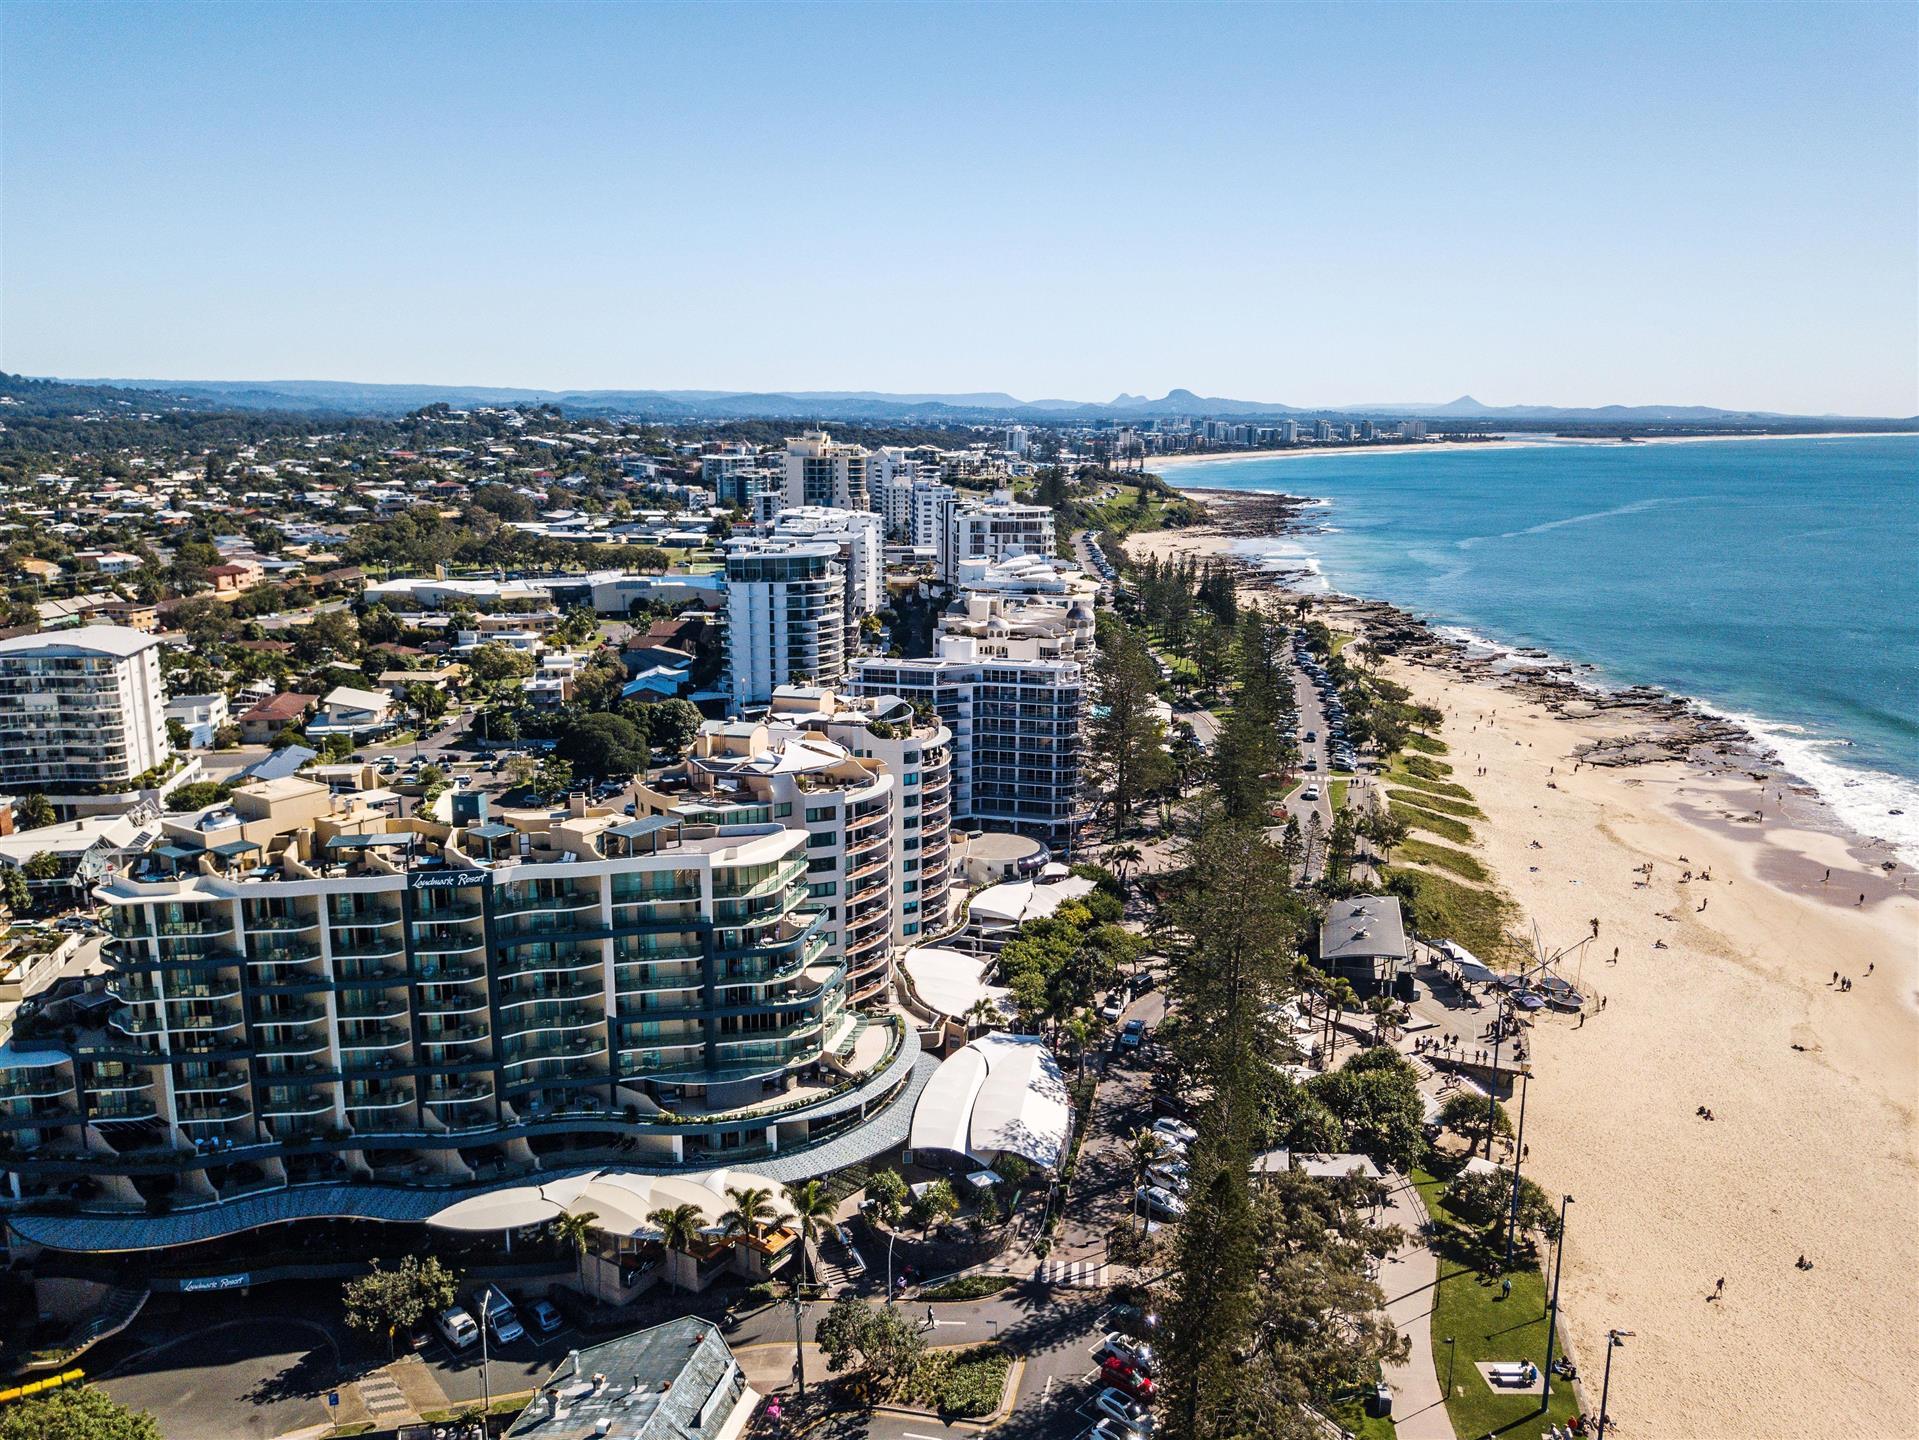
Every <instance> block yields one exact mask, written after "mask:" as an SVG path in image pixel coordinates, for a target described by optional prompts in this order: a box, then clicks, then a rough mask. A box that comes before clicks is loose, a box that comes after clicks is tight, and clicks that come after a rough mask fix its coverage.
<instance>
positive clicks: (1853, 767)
mask: <svg viewBox="0 0 1919 1440" xmlns="http://www.w3.org/2000/svg"><path fill="white" fill-rule="evenodd" d="M1167 474H1168V478H1169V479H1171V480H1172V481H1173V483H1175V484H1177V485H1180V486H1183V487H1191V486H1205V487H1209V488H1217V489H1235V490H1274V491H1283V492H1286V493H1288V494H1293V495H1306V496H1312V497H1315V498H1317V499H1320V500H1322V501H1323V502H1325V503H1324V507H1323V508H1322V509H1318V510H1315V511H1309V512H1307V514H1308V516H1309V517H1311V516H1317V517H1318V518H1319V519H1320V520H1321V522H1322V523H1321V524H1320V525H1319V526H1318V528H1317V529H1316V530H1314V529H1313V528H1312V527H1311V526H1310V525H1309V527H1308V533H1304V534H1300V535H1297V536H1293V537H1289V538H1288V539H1287V540H1285V541H1282V542H1279V543H1277V544H1264V543H1262V544H1261V545H1260V546H1259V547H1258V548H1261V549H1264V550H1267V551H1270V552H1272V554H1273V557H1274V560H1275V562H1276V563H1284V564H1289V565H1293V566H1298V567H1302V568H1305V569H1308V570H1310V571H1311V572H1312V573H1313V574H1314V575H1316V576H1318V577H1320V578H1321V579H1322V581H1323V583H1324V584H1325V585H1326V586H1328V587H1329V588H1332V589H1335V590H1339V591H1343V592H1346V593H1349V594H1354V595H1365V596H1372V597H1376V598H1379V599H1383V600H1390V601H1392V602H1394V603H1395V604H1398V605H1401V606H1404V607H1405V608H1407V609H1409V610H1411V611H1413V612H1415V613H1417V614H1419V615H1421V616H1424V617H1425V618H1427V619H1430V620H1432V621H1433V622H1435V623H1436V624H1439V625H1442V626H1451V627H1457V628H1458V630H1459V631H1461V632H1464V633H1466V634H1467V635H1468V636H1469V637H1479V638H1483V639H1486V640H1488V641H1491V642H1494V643H1497V644H1501V645H1509V646H1528V647H1538V648H1539V649H1543V650H1547V651H1549V652H1551V653H1552V654H1553V655H1555V656H1557V657H1559V658H1561V659H1567V660H1575V661H1584V662H1587V663H1589V664H1591V665H1593V666H1594V667H1596V669H1597V671H1598V672H1599V676H1600V678H1601V679H1602V680H1603V681H1605V682H1609V683H1617V684H1650V685H1659V686H1663V687H1665V688H1667V689H1669V690H1672V691H1674V692H1677V693H1679V694H1685V695H1691V696H1693V697H1695V698H1697V699H1699V700H1701V701H1703V702H1705V703H1706V704H1707V705H1709V706H1710V707H1711V708H1713V709H1715V710H1718V711H1722V712H1724V713H1726V714H1729V715H1732V716H1734V717H1737V718H1739V719H1741V720H1743V721H1745V722H1746V723H1747V724H1748V725H1749V726H1751V727H1752V728H1753V729H1754V730H1755V731H1756V732H1757V733H1758V734H1759V735H1760V737H1761V738H1762V739H1764V740H1765V741H1766V742H1767V743H1768V744H1771V745H1773V746H1774V747H1775V748H1776V749H1778V751H1779V753H1780V757H1781V759H1782V760H1783V761H1784V762H1785V763H1786V764H1787V766H1788V767H1789V768H1791V769H1792V770H1793V771H1794V772H1795V773H1796V774H1798V775H1799V776H1800V778H1802V779H1804V780H1806V781H1808V782H1809V783H1811V784H1813V785H1815V786H1816V787H1818V789H1819V790H1820V791H1821V793H1822V794H1824V795H1825V797H1826V799H1827V800H1828V801H1829V802H1830V803H1831V804H1832V806H1833V808H1834V809H1835V810H1836V811H1838V813H1839V814H1840V816H1841V818H1842V819H1844V820H1845V821H1847V823H1848V824H1850V825H1851V826H1852V827H1853V828H1855V829H1857V830H1858V831H1860V832H1861V833H1863V834H1866V835H1871V836H1878V837H1883V838H1885V839H1887V840H1891V841H1893V842H1894V843H1895V844H1897V845H1898V847H1899V848H1900V850H1901V851H1902V852H1904V853H1905V854H1906V855H1907V856H1908V857H1909V858H1911V857H1913V856H1915V855H1919V436H1873V437H1870V438H1863V439H1851V438H1843V439H1842V438H1831V439H1804V440H1797V439H1795V440H1753V441H1737V440H1724V441H1709V442H1701V443H1696V444H1640V445H1574V444H1563V443H1562V444H1551V443H1547V444H1541V445H1537V446H1528V447H1525V448H1515V449H1497V450H1496V449H1484V450H1473V449H1469V448H1467V447H1457V448H1454V447H1447V448H1445V449H1437V448H1435V449H1428V450H1412V451H1399V452H1391V451H1388V452H1359V453H1350V454H1344V455H1342V454H1338V453H1329V454H1326V455H1314V456H1309V457H1298V458H1294V457H1285V458H1280V459H1268V460H1256V459H1248V460H1231V461H1222V462H1217V463H1214V462H1207V463H1203V464H1194V465H1180V466H1174V467H1171V468H1169V470H1168V472H1167ZM1894 810H1903V811H1904V812H1905V813H1904V814H1903V815H1895V814H1893V813H1891V812H1893V811H1894Z"/></svg>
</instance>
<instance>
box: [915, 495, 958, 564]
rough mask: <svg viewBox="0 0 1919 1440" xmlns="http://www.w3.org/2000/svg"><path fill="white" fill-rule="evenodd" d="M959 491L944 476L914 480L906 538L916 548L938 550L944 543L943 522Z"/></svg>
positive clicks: (956, 502) (948, 514)
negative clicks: (936, 478)
mask: <svg viewBox="0 0 1919 1440" xmlns="http://www.w3.org/2000/svg"><path fill="white" fill-rule="evenodd" d="M959 498H960V492H959V491H957V490H955V489H954V488H953V487H952V486H951V485H948V484H947V483H946V482H945V481H943V480H930V479H919V480H915V481H914V482H913V490H912V494H911V496H910V497H909V502H910V503H909V514H908V519H907V538H908V539H909V540H911V541H912V542H913V545H914V546H915V547H916V548H930V549H932V550H934V551H936V552H937V551H940V550H941V549H942V548H943V547H944V546H945V544H946V523H947V520H948V518H949V517H950V516H951V515H952V513H953V507H954V506H955V505H957V504H958V503H959Z"/></svg>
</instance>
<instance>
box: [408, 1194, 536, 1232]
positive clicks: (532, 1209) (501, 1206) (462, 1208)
mask: <svg viewBox="0 0 1919 1440" xmlns="http://www.w3.org/2000/svg"><path fill="white" fill-rule="evenodd" d="M565 1213H566V1212H565V1211H564V1210H563V1209H561V1207H560V1206H559V1204H558V1203H557V1202H555V1201H552V1200H549V1199H547V1198H546V1197H545V1196H544V1195H542V1194H541V1193H540V1192H539V1190H538V1188H537V1187H535V1186H532V1185H515V1186H514V1187H513V1188H512V1189H511V1190H489V1191H487V1192H486V1193H485V1194H482V1195H474V1196H470V1197H469V1198H467V1199H465V1200H461V1201H459V1202H458V1203H456V1204H453V1205H449V1206H447V1207H446V1209H444V1210H442V1211H440V1212H439V1213H438V1214H437V1215H434V1216H432V1217H431V1218H430V1219H429V1220H428V1221H427V1222H426V1223H427V1226H428V1228H429V1229H433V1230H466V1231H473V1230H517V1229H518V1228H519V1227H520V1226H522V1225H543V1224H545V1223H546V1222H547V1221H548V1220H557V1219H558V1218H559V1217H560V1216H561V1215H563V1214H565Z"/></svg>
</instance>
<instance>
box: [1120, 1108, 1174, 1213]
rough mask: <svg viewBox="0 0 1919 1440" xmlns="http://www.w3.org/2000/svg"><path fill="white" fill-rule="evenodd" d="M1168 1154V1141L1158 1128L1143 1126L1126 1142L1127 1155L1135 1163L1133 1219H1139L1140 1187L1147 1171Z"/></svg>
mask: <svg viewBox="0 0 1919 1440" xmlns="http://www.w3.org/2000/svg"><path fill="white" fill-rule="evenodd" d="M1165 1154H1166V1141H1165V1140H1164V1139H1162V1138H1161V1136H1160V1133H1159V1132H1158V1131H1157V1130H1149V1129H1147V1128H1146V1127H1145V1126H1143V1125H1142V1126H1141V1127H1140V1128H1139V1129H1137V1130H1135V1131H1134V1132H1133V1133H1132V1135H1131V1137H1130V1138H1129V1139H1128V1140H1127V1142H1126V1157H1127V1159H1129V1160H1131V1161H1132V1163H1133V1192H1134V1194H1133V1219H1134V1220H1135V1221H1137V1220H1138V1219H1139V1193H1138V1192H1139V1187H1140V1186H1141V1185H1142V1184H1144V1183H1145V1180H1146V1172H1147V1171H1148V1170H1150V1169H1152V1168H1153V1167H1154V1166H1155V1165H1157V1164H1158V1163H1159V1162H1160V1160H1161V1158H1162V1157H1163V1156H1164V1155H1165Z"/></svg>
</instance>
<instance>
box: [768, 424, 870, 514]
mask: <svg viewBox="0 0 1919 1440" xmlns="http://www.w3.org/2000/svg"><path fill="white" fill-rule="evenodd" d="M866 462H867V453H866V450H865V448H864V447H863V446H859V445H842V444H839V443H837V442H835V441H834V439H833V437H832V436H830V435H828V434H827V433H826V432H825V431H824V430H809V431H807V432H806V433H805V434H804V435H801V436H800V437H799V438H798V439H794V440H788V441H787V442H786V503H787V504H788V505H789V506H798V505H831V506H833V507H834V508H836V509H839V510H870V509H871V508H872V491H871V489H870V488H869V487H868V485H867V476H866Z"/></svg>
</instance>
